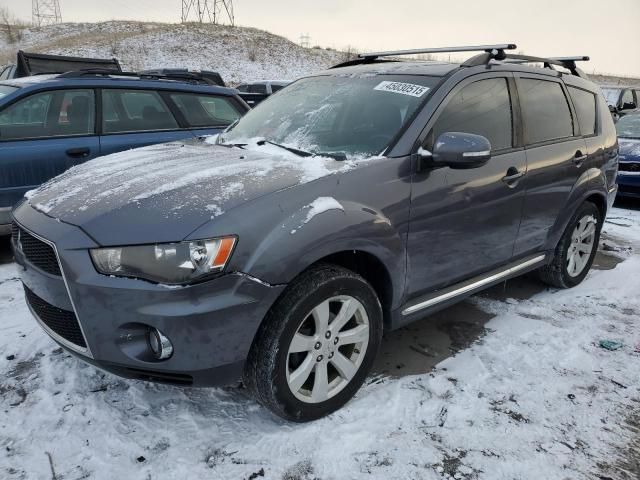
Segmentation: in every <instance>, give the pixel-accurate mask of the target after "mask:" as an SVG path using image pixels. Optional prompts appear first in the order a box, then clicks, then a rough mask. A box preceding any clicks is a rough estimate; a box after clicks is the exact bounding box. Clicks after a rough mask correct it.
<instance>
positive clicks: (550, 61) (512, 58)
mask: <svg viewBox="0 0 640 480" xmlns="http://www.w3.org/2000/svg"><path fill="white" fill-rule="evenodd" d="M492 60H498V61H502V62H505V63H542V64H543V65H544V68H550V69H551V70H555V68H553V67H554V65H555V66H558V67H564V68H566V69H567V70H569V71H570V72H571V74H572V75H575V76H576V77H580V78H587V75H586V74H585V73H584V72H583V71H582V70H580V69H579V68H578V67H577V65H576V62H588V61H589V60H590V58H589V57H588V56H576V57H548V58H547V57H534V56H531V55H518V54H508V55H505V57H504V58H496V57H494V56H491V54H488V53H483V54H480V55H476V56H475V57H472V58H470V59H469V60H467V61H466V62H464V63H463V64H462V66H463V67H476V66H478V65H486V64H488V63H489V62H490V61H492Z"/></svg>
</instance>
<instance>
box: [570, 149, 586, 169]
mask: <svg viewBox="0 0 640 480" xmlns="http://www.w3.org/2000/svg"><path fill="white" fill-rule="evenodd" d="M586 159H587V156H586V155H584V154H583V153H582V152H581V151H580V150H578V151H577V152H576V154H575V155H574V157H573V163H575V164H576V165H577V166H580V165H582V163H583V162H584V161H585V160H586Z"/></svg>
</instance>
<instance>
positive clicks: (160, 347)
mask: <svg viewBox="0 0 640 480" xmlns="http://www.w3.org/2000/svg"><path fill="white" fill-rule="evenodd" d="M148 338H149V347H150V348H151V351H152V352H153V354H154V355H155V356H156V358H157V359H158V360H166V359H167V358H169V357H170V356H171V355H172V354H173V345H172V344H171V340H169V339H168V338H167V337H165V336H164V335H163V333H162V332H161V331H160V330H158V329H157V328H152V329H151V330H149V334H148Z"/></svg>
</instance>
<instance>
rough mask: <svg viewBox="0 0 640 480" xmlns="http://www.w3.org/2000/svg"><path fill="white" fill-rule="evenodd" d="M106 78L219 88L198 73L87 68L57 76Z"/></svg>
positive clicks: (217, 84)
mask: <svg viewBox="0 0 640 480" xmlns="http://www.w3.org/2000/svg"><path fill="white" fill-rule="evenodd" d="M91 76H93V77H107V76H116V77H131V78H140V79H148V80H174V81H181V82H188V83H195V84H199V85H216V86H219V83H218V82H216V81H215V80H214V79H212V78H210V76H207V75H203V74H201V73H199V72H188V71H185V72H178V71H175V72H165V73H160V72H159V71H158V72H139V73H138V72H114V71H113V70H107V69H102V68H88V69H84V70H74V71H71V72H66V73H63V74H62V75H59V76H58V78H83V77H91Z"/></svg>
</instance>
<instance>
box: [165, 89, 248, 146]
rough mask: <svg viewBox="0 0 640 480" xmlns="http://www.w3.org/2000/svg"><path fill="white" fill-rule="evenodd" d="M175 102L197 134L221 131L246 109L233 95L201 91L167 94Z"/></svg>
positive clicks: (186, 121) (190, 127)
mask: <svg viewBox="0 0 640 480" xmlns="http://www.w3.org/2000/svg"><path fill="white" fill-rule="evenodd" d="M165 95H166V96H168V97H169V102H171V103H173V104H174V105H175V106H176V108H177V110H178V112H179V114H180V116H181V117H182V120H183V121H184V122H185V123H186V125H187V126H188V128H189V129H190V130H191V132H192V133H193V134H194V135H196V136H200V135H212V134H215V133H219V132H221V131H222V130H223V129H225V128H227V127H228V126H229V125H231V124H232V123H233V122H235V121H236V120H238V119H239V118H240V117H241V116H242V115H243V114H244V112H245V111H246V108H247V107H243V106H241V105H240V104H239V102H237V101H236V100H235V99H234V98H233V97H227V96H224V95H207V94H201V93H187V92H171V93H167V94H165Z"/></svg>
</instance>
